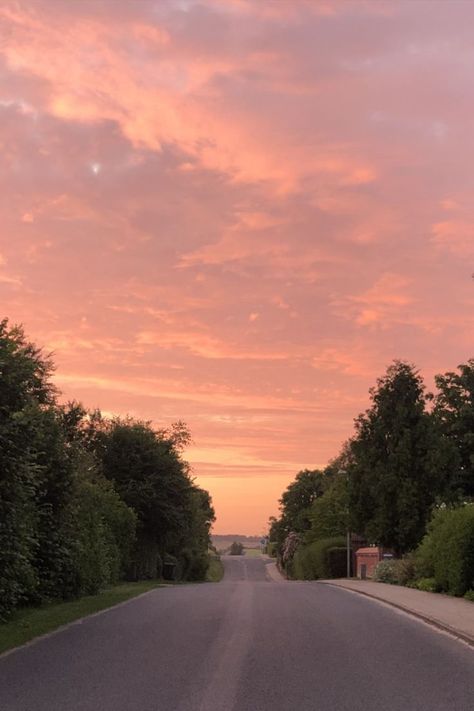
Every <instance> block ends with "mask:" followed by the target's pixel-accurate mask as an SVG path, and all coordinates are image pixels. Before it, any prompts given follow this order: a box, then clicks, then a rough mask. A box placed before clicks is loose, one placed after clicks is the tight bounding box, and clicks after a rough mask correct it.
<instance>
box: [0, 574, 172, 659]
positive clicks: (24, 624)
mask: <svg viewBox="0 0 474 711" xmlns="http://www.w3.org/2000/svg"><path fill="white" fill-rule="evenodd" d="M160 584H161V583H160V582H159V581H158V580H143V581H140V582H138V583H122V584H120V585H116V586H115V587H113V588H108V589H107V590H104V591H103V592H100V593H98V595H88V596H87V597H81V598H79V599H78V600H70V601H68V602H54V603H48V604H47V605H42V606H41V607H28V608H24V609H23V610H18V611H17V612H15V613H14V614H13V615H12V617H11V618H10V619H9V620H8V622H5V623H3V624H0V653H1V652H5V651H6V650H7V649H12V647H18V646H19V645H20V644H25V642H29V641H30V640H31V639H34V638H35V637H38V636H39V635H42V634H46V633H47V632H52V631H53V630H55V629H57V628H58V627H61V625H65V624H67V623H68V622H73V621H74V620H77V619H79V618H80V617H85V616H86V615H90V614H92V613H93V612H99V610H105V609H106V608H107V607H112V606H113V605H117V604H118V603H119V602H124V601H125V600H129V599H130V598H132V597H135V596H136V595H140V594H141V593H144V592H147V591H148V590H152V589H153V588H156V587H159V586H160Z"/></svg>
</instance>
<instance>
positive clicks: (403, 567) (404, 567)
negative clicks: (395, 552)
mask: <svg viewBox="0 0 474 711" xmlns="http://www.w3.org/2000/svg"><path fill="white" fill-rule="evenodd" d="M396 563H397V565H396V573H397V582H398V584H399V585H408V584H409V583H410V581H412V580H415V578H416V561H415V556H414V555H413V553H409V554H408V555H406V556H405V557H404V558H400V559H399V560H397V561H396Z"/></svg>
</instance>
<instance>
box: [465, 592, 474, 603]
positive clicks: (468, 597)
mask: <svg viewBox="0 0 474 711" xmlns="http://www.w3.org/2000/svg"><path fill="white" fill-rule="evenodd" d="M464 597H465V598H466V600H470V601H471V602H474V590H468V591H467V593H464Z"/></svg>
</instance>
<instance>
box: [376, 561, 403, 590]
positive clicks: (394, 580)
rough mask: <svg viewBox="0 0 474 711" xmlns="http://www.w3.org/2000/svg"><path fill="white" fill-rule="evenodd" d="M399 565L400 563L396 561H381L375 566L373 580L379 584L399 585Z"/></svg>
mask: <svg viewBox="0 0 474 711" xmlns="http://www.w3.org/2000/svg"><path fill="white" fill-rule="evenodd" d="M397 563H398V561H397V560H395V559H393V560H381V561H380V563H378V564H377V565H376V566H375V570H374V575H373V578H372V579H373V580H374V581H375V582H377V583H391V584H392V585H398V574H397Z"/></svg>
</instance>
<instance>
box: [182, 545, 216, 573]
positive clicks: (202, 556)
mask: <svg viewBox="0 0 474 711" xmlns="http://www.w3.org/2000/svg"><path fill="white" fill-rule="evenodd" d="M180 562H181V575H182V577H183V579H184V580H205V578H206V574H207V569H208V567H209V554H208V553H207V551H202V550H195V549H190V548H185V549H184V550H183V551H182V553H181V555H180Z"/></svg>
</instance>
